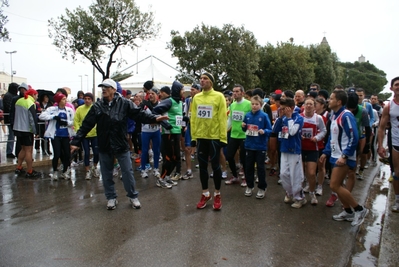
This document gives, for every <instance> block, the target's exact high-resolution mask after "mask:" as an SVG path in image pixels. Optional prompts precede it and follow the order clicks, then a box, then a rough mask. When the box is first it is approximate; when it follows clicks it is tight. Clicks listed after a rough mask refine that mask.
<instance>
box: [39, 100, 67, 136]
mask: <svg viewBox="0 0 399 267" xmlns="http://www.w3.org/2000/svg"><path fill="white" fill-rule="evenodd" d="M65 110H66V114H67V121H68V133H69V137H72V136H74V135H75V131H74V130H73V118H74V117H75V111H74V110H73V109H72V108H70V107H65ZM59 113H60V111H59V108H58V106H52V107H49V108H47V109H46V110H45V111H43V112H42V114H40V116H39V119H41V120H43V121H48V125H47V128H46V131H45V132H44V137H45V138H51V139H54V136H55V131H56V128H55V127H56V124H57V121H56V120H54V116H58V114H59Z"/></svg>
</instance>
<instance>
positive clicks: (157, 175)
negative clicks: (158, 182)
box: [152, 169, 161, 178]
mask: <svg viewBox="0 0 399 267" xmlns="http://www.w3.org/2000/svg"><path fill="white" fill-rule="evenodd" d="M152 173H153V175H154V176H155V177H156V178H159V177H161V174H160V173H159V170H158V169H154V170H153V172H152Z"/></svg>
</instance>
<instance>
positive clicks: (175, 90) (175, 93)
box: [171, 81, 184, 102]
mask: <svg viewBox="0 0 399 267" xmlns="http://www.w3.org/2000/svg"><path fill="white" fill-rule="evenodd" d="M183 87H184V86H183V84H181V83H180V82H179V81H174V82H173V84H172V88H171V91H172V92H171V97H172V98H173V99H174V100H176V101H177V102H179V101H180V100H181V96H180V91H181V89H182V88H183Z"/></svg>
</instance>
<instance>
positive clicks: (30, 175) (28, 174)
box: [25, 171, 42, 178]
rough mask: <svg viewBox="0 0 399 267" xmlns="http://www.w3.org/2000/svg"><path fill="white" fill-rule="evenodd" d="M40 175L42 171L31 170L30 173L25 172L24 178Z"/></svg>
mask: <svg viewBox="0 0 399 267" xmlns="http://www.w3.org/2000/svg"><path fill="white" fill-rule="evenodd" d="M41 175H42V173H41V172H37V171H32V172H31V173H28V172H27V173H26V174H25V177H26V178H38V177H40V176H41Z"/></svg>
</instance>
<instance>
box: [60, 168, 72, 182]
mask: <svg viewBox="0 0 399 267" xmlns="http://www.w3.org/2000/svg"><path fill="white" fill-rule="evenodd" d="M61 177H62V178H64V179H65V180H70V179H71V168H70V167H68V169H67V170H66V171H65V172H64V173H62V174H61Z"/></svg>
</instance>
